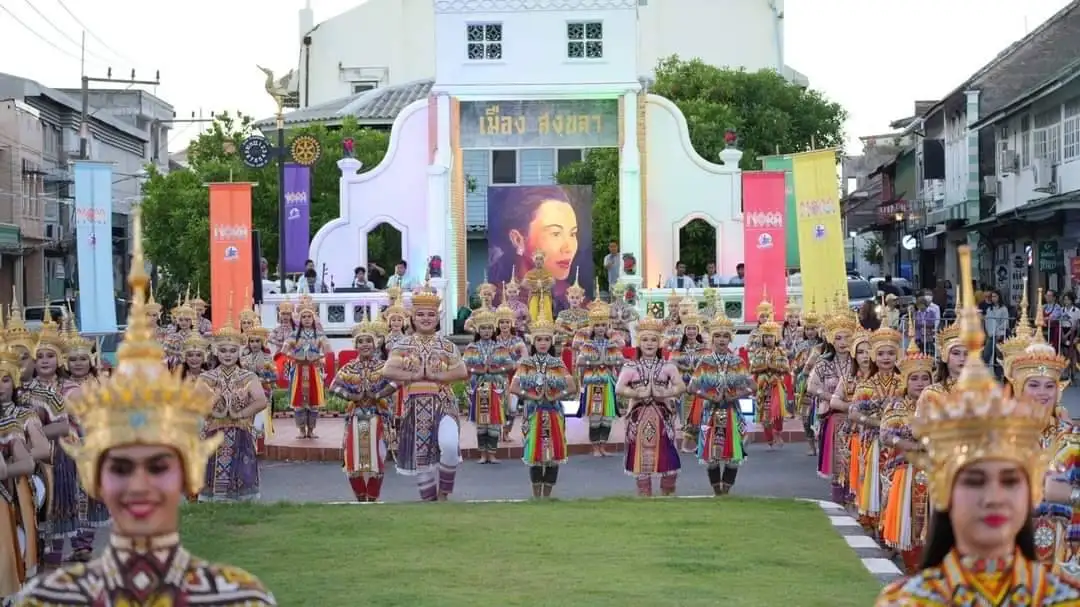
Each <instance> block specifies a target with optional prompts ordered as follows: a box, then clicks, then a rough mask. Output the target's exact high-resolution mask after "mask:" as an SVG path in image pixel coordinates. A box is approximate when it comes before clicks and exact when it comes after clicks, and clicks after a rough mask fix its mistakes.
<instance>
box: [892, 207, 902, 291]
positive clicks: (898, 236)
mask: <svg viewBox="0 0 1080 607" xmlns="http://www.w3.org/2000/svg"><path fill="white" fill-rule="evenodd" d="M895 218H896V273H895V274H894V276H897V277H899V276H900V256H901V255H903V254H904V248H903V247H902V246H900V244H901V243H900V241H901V240H902V239H903V238H904V213H903V211H897V213H896V216H895Z"/></svg>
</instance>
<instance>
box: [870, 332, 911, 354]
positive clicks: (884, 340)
mask: <svg viewBox="0 0 1080 607" xmlns="http://www.w3.org/2000/svg"><path fill="white" fill-rule="evenodd" d="M903 343H904V335H903V334H902V333H900V332H899V331H897V330H896V329H893V328H891V327H885V326H883V327H881V328H879V329H877V330H875V331H874V332H873V333H871V334H870V352H872V353H874V354H877V351H878V350H879V349H881V348H890V347H891V348H895V349H896V350H897V354H900V352H899V350H900V346H902V345H903Z"/></svg>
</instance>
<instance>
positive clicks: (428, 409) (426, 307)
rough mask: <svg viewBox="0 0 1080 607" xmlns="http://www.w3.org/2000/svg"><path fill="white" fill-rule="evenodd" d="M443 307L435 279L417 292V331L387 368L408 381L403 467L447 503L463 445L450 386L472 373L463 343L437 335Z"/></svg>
mask: <svg viewBox="0 0 1080 607" xmlns="http://www.w3.org/2000/svg"><path fill="white" fill-rule="evenodd" d="M441 305H442V298H441V297H439V294H438V293H436V292H435V290H434V289H433V288H432V287H431V285H430V283H429V282H425V285H424V286H423V287H422V288H421V289H419V290H417V291H415V292H414V293H413V297H412V323H413V334H412V335H409V336H408V337H405V338H404V339H402V340H401V341H399V342H397V344H395V345H394V349H393V351H391V352H390V359H389V360H388V361H387V362H386V366H385V367H384V368H383V375H384V376H385V377H386V378H387V379H389V380H390V381H395V382H403V383H404V385H405V414H404V416H403V417H402V424H401V431H400V432H399V434H398V451H397V457H396V458H395V462H396V465H397V470H398V473H399V474H404V475H406V476H415V477H417V482H418V486H419V489H420V499H422V500H424V501H436V500H439V501H445V500H446V499H448V498H449V497H450V494H451V493H452V492H453V491H454V479H455V478H456V476H457V469H458V464H460V463H461V449H460V446H459V442H458V432H459V431H458V423H457V415H458V405H457V398H456V397H455V396H454V392H453V390H452V389H451V388H450V385H451V384H453V383H454V382H456V381H461V380H463V379H466V378H468V377H469V370H468V369H466V368H465V364H464V363H463V362H462V360H461V356H460V355H459V354H458V351H457V346H455V345H454V343H453V342H451V341H450V340H449V339H447V338H445V337H443V336H442V335H439V334H437V333H436V330H437V327H438V326H439V308H440V306H441Z"/></svg>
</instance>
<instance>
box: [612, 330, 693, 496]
mask: <svg viewBox="0 0 1080 607" xmlns="http://www.w3.org/2000/svg"><path fill="white" fill-rule="evenodd" d="M682 319H683V321H684V322H685V321H688V320H691V318H690V317H685V316H684V317H682ZM663 333H664V323H663V321H661V320H659V319H657V318H651V317H650V318H645V319H643V320H642V321H641V322H639V323H638V327H637V342H638V345H637V357H636V358H635V359H634V360H633V361H629V362H628V363H626V364H625V365H623V366H622V370H621V371H620V372H619V380H618V383H617V384H616V387H615V392H616V394H618V395H619V396H621V397H623V398H626V399H628V400H629V401H630V410H629V412H627V414H626V457H625V461H624V463H623V468H624V469H625V470H626V473H627V474H628V475H630V476H633V477H634V478H635V479H636V481H637V492H638V495H640V496H643V497H647V496H651V495H652V494H653V484H652V483H653V481H652V479H653V478H654V477H656V478H658V479H659V484H660V494H661V495H674V493H675V483H676V481H677V480H678V475H679V468H680V467H681V466H682V464H681V461H680V460H679V450H678V447H677V446H676V444H675V443H676V433H675V423H676V419H677V416H678V412H677V407H676V402H677V399H678V398H679V396H681V395H682V393H683V391H685V390H686V384H684V383H683V380H682V374H681V373H680V372H679V369H678V367H676V366H675V365H674V364H673V363H671V362H667V361H665V360H664V359H663V358H661V356H660V340H661V339H662V338H663Z"/></svg>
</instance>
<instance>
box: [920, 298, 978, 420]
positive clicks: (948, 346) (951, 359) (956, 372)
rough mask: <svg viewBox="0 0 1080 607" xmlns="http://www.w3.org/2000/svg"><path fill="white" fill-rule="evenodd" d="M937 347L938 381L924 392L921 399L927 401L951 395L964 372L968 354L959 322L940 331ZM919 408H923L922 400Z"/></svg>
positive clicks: (936, 373)
mask: <svg viewBox="0 0 1080 607" xmlns="http://www.w3.org/2000/svg"><path fill="white" fill-rule="evenodd" d="M958 305H959V304H958ZM936 347H937V360H938V363H937V370H936V371H935V372H934V377H935V378H936V380H937V381H935V382H934V383H932V384H930V385H929V386H927V387H926V389H925V390H923V393H922V396H921V397H920V399H926V398H928V397H929V396H930V395H931V394H936V395H937V396H936V397H935V398H940V397H943V396H948V395H949V394H951V393H952V391H953V387H954V386H955V385H956V380H957V379H959V378H960V371H962V370H963V368H964V364H965V363H966V362H967V354H968V353H967V349H966V348H965V347H964V344H963V342H961V341H960V323H959V322H954V323H953V324H951V325H949V326H948V327H945V328H944V329H941V330H940V331H938V334H937V339H936ZM919 406H920V407H921V406H922V401H921V400H920V401H919Z"/></svg>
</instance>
